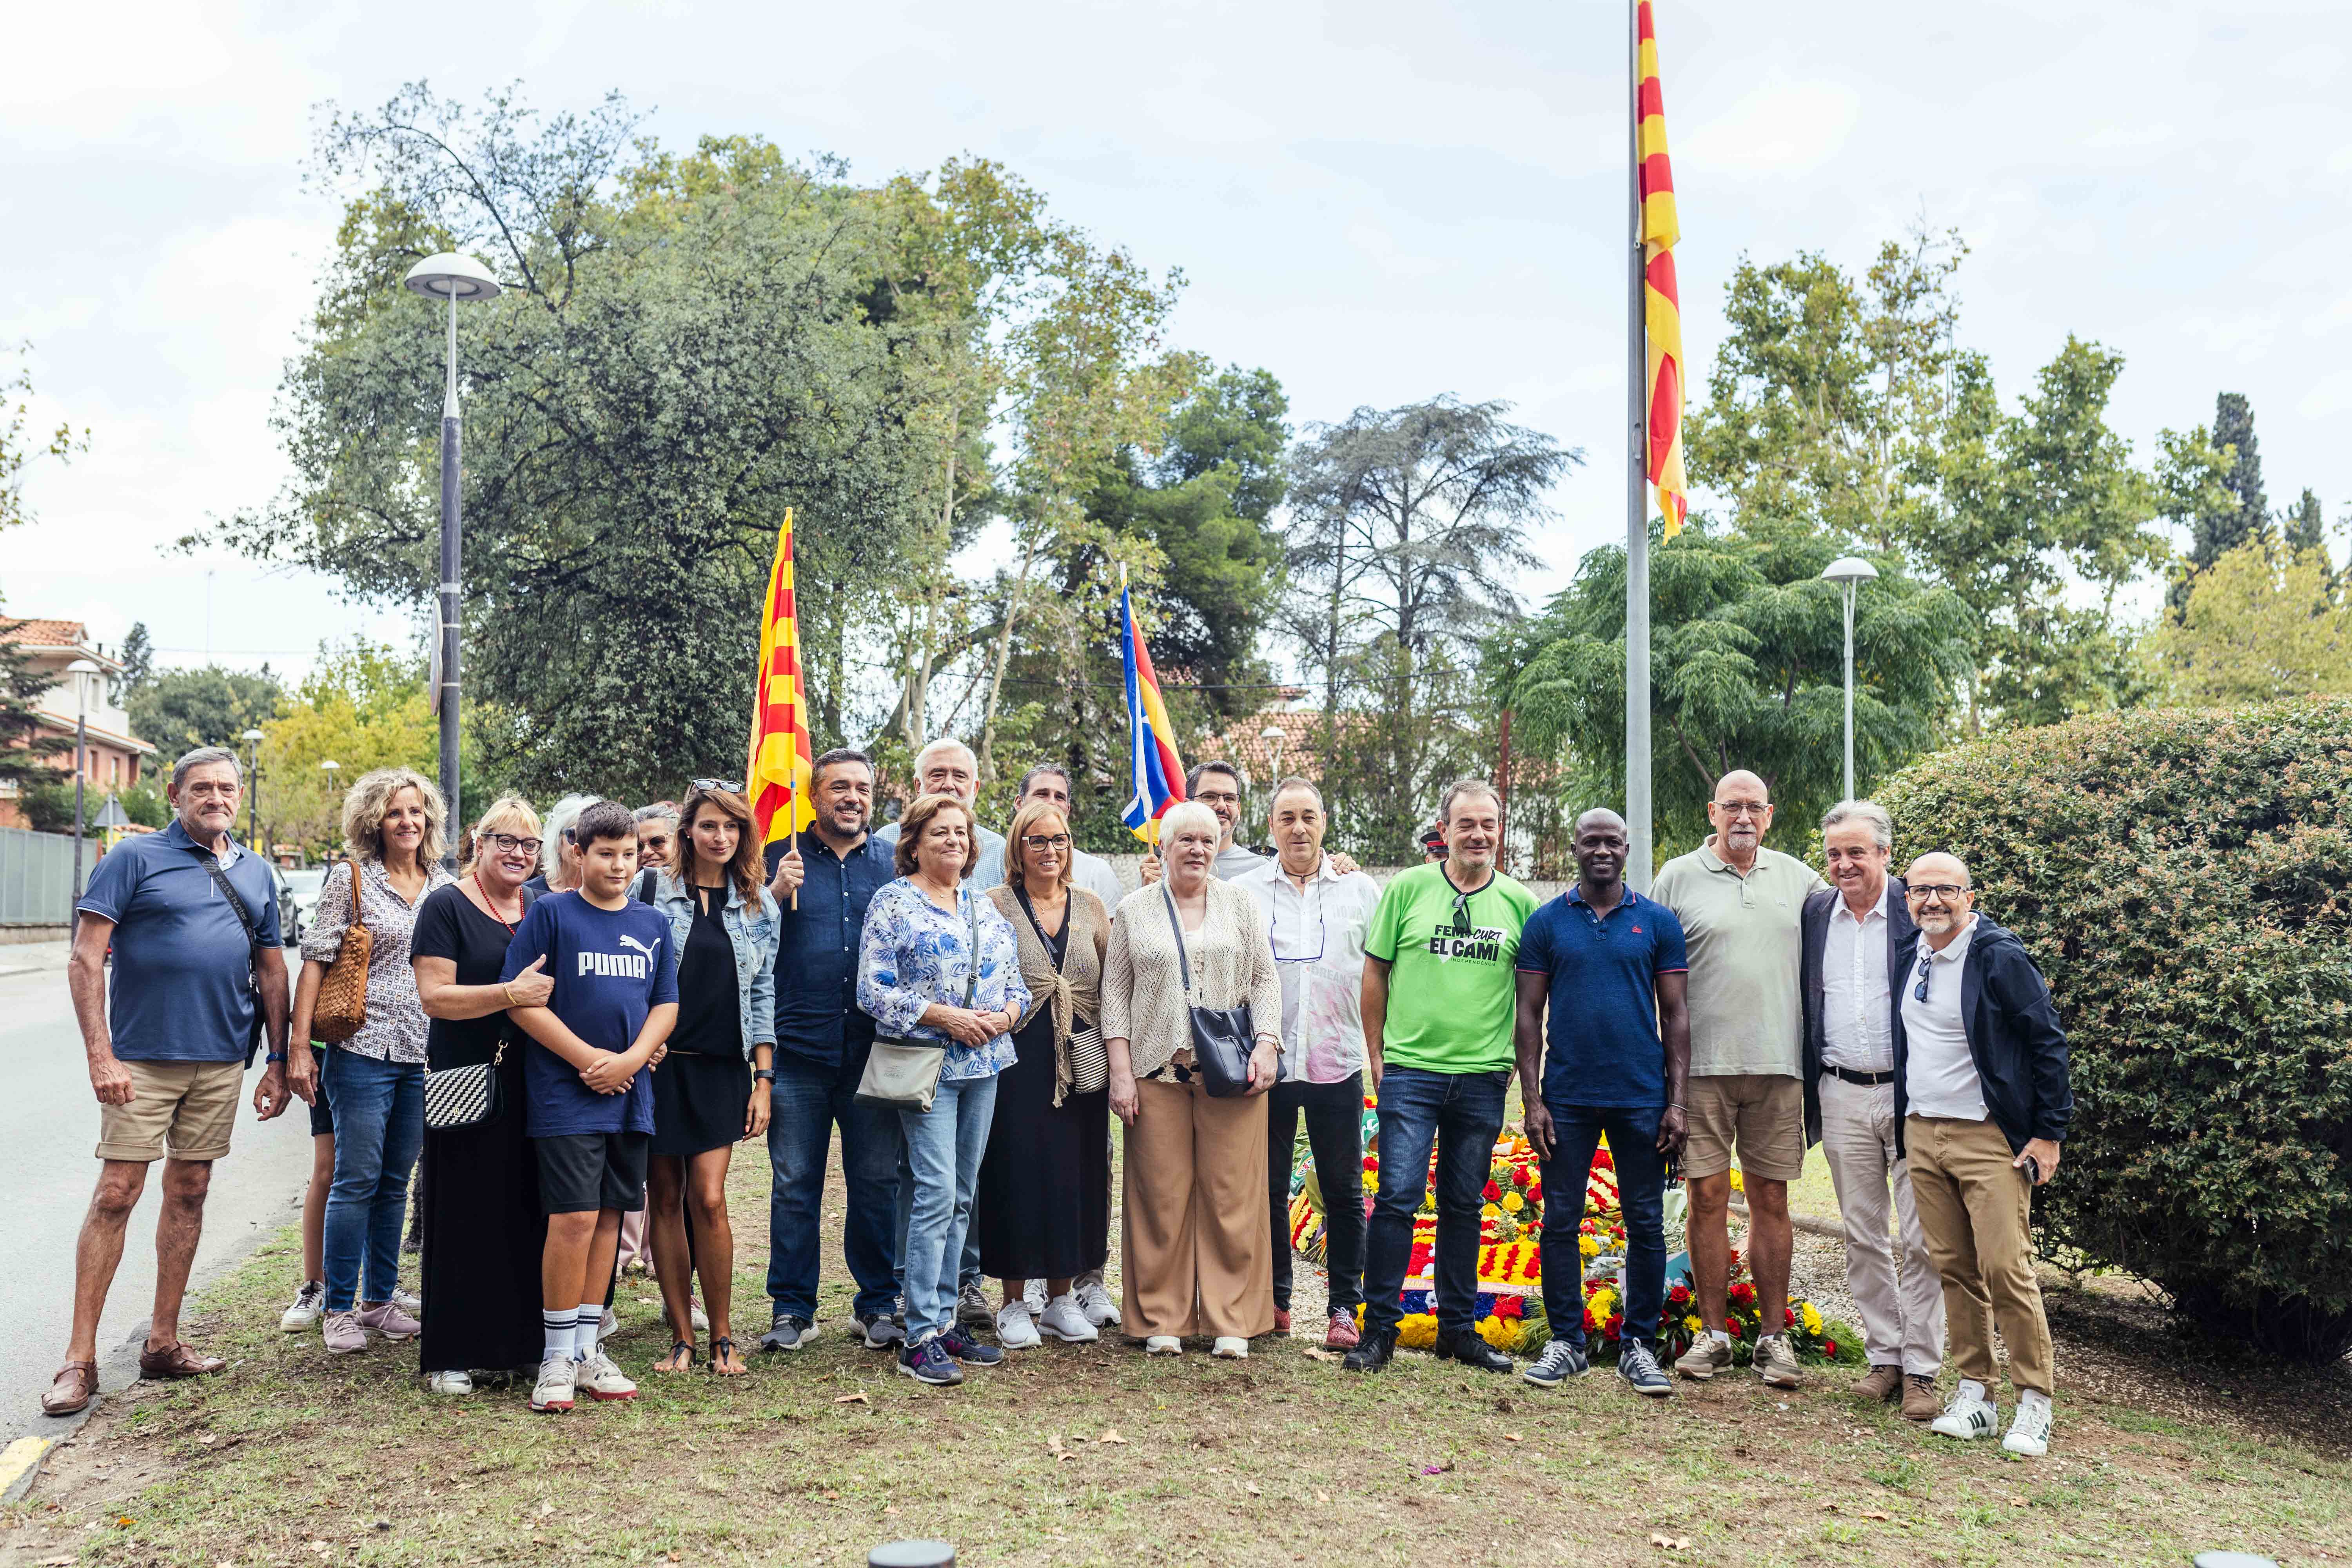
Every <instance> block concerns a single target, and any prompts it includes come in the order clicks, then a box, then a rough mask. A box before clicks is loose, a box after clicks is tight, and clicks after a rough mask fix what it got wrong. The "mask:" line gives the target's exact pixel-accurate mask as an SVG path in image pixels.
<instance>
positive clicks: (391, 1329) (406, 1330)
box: [359, 1301, 425, 1340]
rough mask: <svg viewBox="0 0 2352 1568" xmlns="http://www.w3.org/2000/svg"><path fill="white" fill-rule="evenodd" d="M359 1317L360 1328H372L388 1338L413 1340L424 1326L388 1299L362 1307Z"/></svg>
mask: <svg viewBox="0 0 2352 1568" xmlns="http://www.w3.org/2000/svg"><path fill="white" fill-rule="evenodd" d="M359 1318H360V1327H361V1328H363V1329H373V1330H374V1331H376V1332H377V1333H379V1334H382V1335H383V1337H384V1338H385V1339H388V1340H413V1339H415V1337H416V1336H417V1334H418V1333H419V1332H420V1331H422V1330H423V1329H424V1327H425V1325H424V1324H422V1323H420V1322H418V1321H416V1320H415V1319H414V1318H412V1317H410V1316H409V1315H408V1314H407V1313H405V1312H404V1311H402V1310H400V1308H399V1307H398V1306H396V1305H395V1304H394V1303H393V1302H390V1301H379V1302H378V1303H376V1304H375V1305H374V1306H373V1307H362V1308H361V1309H360V1312H359Z"/></svg>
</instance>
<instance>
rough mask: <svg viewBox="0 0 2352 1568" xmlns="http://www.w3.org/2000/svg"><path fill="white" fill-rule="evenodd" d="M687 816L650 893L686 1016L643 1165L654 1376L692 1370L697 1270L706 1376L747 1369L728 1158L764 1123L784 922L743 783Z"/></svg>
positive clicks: (681, 1014)
mask: <svg viewBox="0 0 2352 1568" xmlns="http://www.w3.org/2000/svg"><path fill="white" fill-rule="evenodd" d="M678 824H679V826H678V834H677V851H676V855H677V858H676V861H675V863H674V864H673V865H670V866H667V867H664V868H661V869H660V870H659V871H657V872H656V873H655V876H656V880H655V883H654V889H653V902H654V907H655V908H656V909H658V910H661V911H662V913H664V914H666V915H667V916H668V917H669V926H670V944H669V948H670V952H673V953H675V954H677V1024H676V1025H675V1026H673V1027H672V1028H671V1030H670V1036H669V1046H668V1049H667V1052H666V1053H665V1054H664V1055H663V1056H661V1057H660V1058H657V1059H656V1064H655V1068H654V1144H653V1157H652V1159H651V1160H650V1161H649V1162H648V1163H647V1164H646V1207H647V1209H648V1211H649V1213H650V1215H651V1216H652V1217H651V1219H650V1221H649V1224H648V1228H649V1229H650V1230H651V1231H652V1241H653V1252H654V1275H655V1277H656V1279H659V1280H660V1281H661V1293H662V1308H663V1310H664V1312H665V1313H666V1315H667V1317H668V1319H669V1324H670V1350H669V1354H667V1355H666V1356H664V1357H663V1358H662V1359H661V1361H660V1362H659V1363H657V1364H656V1366H655V1368H654V1370H655V1371H656V1372H685V1371H687V1370H688V1369H689V1368H690V1367H692V1366H693V1365H694V1337H695V1330H694V1324H693V1311H694V1305H693V1297H692V1291H693V1280H694V1276H695V1274H696V1273H697V1272H699V1273H700V1274H701V1276H702V1300H703V1304H704V1307H705V1309H706V1310H708V1312H709V1317H710V1370H711V1371H713V1372H715V1373H719V1374H720V1375H722V1376H728V1377H734V1376H740V1374H741V1373H742V1372H743V1370H744V1368H743V1358H742V1357H741V1356H740V1355H738V1354H737V1353H736V1351H735V1341H734V1338H733V1325H732V1324H731V1322H730V1311H731V1310H732V1307H733V1297H734V1286H735V1231H734V1227H733V1226H731V1225H730V1223H729V1221H728V1217H727V1166H728V1163H729V1162H730V1160H731V1159H732V1158H733V1156H734V1152H735V1144H736V1143H737V1142H739V1141H740V1140H741V1139H745V1138H754V1137H757V1136H759V1135H760V1134H761V1133H763V1132H765V1131H767V1130H768V1114H769V1102H768V1093H769V1089H768V1086H769V1085H770V1084H772V1083H773V1082H774V1081H775V1079H776V1075H775V1073H774V1071H773V1070H772V1068H773V1058H774V1057H775V1050H776V1025H775V1014H776V1006H775V1002H776V939H777V937H778V935H779V934H780V933H781V931H782V922H781V921H779V920H778V918H777V912H776V900H775V895H773V894H772V893H771V892H769V891H768V889H767V886H766V879H765V878H764V877H763V875H762V874H761V858H760V845H759V843H758V842H757V839H756V837H755V836H754V834H753V831H752V826H751V807H750V806H749V805H746V804H745V803H744V800H743V796H742V795H741V794H740V792H739V791H738V789H737V788H736V787H735V786H733V785H731V784H730V785H721V784H719V783H718V782H717V781H716V780H711V779H701V780H698V781H696V783H695V785H694V787H693V788H692V789H691V790H690V791H688V794H687V797H686V804H685V805H682V806H680V807H679V808H678ZM689 1222H691V1225H692V1226H693V1237H692V1246H691V1247H688V1235H687V1230H688V1223H689Z"/></svg>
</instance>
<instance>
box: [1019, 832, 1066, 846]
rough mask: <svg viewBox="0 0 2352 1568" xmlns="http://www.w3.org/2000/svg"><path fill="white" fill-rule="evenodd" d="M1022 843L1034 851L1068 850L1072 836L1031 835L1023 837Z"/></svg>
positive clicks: (1052, 834)
mask: <svg viewBox="0 0 2352 1568" xmlns="http://www.w3.org/2000/svg"><path fill="white" fill-rule="evenodd" d="M1021 842H1022V843H1024V844H1026V845H1027V846H1029V847H1030V848H1032V849H1067V848H1068V847H1070V836H1069V835H1068V834H1066V833H1051V834H1048V833H1030V834H1024V835H1023V836H1022V839H1021Z"/></svg>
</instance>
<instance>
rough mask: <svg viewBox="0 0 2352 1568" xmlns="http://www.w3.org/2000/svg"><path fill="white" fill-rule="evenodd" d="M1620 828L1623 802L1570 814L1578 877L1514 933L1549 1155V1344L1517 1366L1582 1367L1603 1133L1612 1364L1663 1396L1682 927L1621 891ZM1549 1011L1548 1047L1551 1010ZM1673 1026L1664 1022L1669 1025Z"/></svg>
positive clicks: (1681, 1032)
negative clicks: (1612, 1290) (1583, 1245)
mask: <svg viewBox="0 0 2352 1568" xmlns="http://www.w3.org/2000/svg"><path fill="white" fill-rule="evenodd" d="M1626 838H1627V836H1626V832H1625V823H1624V819H1623V818H1622V817H1620V816H1618V815H1617V814H1616V813H1615V812H1613V811H1607V810H1595V811H1588V812H1586V813H1585V814H1584V815H1583V816H1580V817H1578V818H1577V819H1576V837H1575V840H1574V847H1575V853H1576V870H1577V881H1576V886H1575V887H1573V888H1571V889H1569V890H1568V891H1567V892H1565V893H1562V894H1561V895H1560V896H1559V898H1556V899H1554V900H1551V902H1549V903H1548V904H1546V905H1544V907H1543V908H1541V909H1539V910H1537V911H1536V912H1535V914H1534V915H1533V916H1531V917H1530V918H1529V919H1528V926H1527V930H1526V931H1525V932H1524V933H1522V934H1521V936H1520V938H1519V956H1518V963H1517V968H1518V988H1519V996H1518V1020H1517V1028H1516V1030H1515V1031H1514V1033H1513V1037H1512V1042H1513V1044H1514V1046H1515V1047H1517V1054H1518V1059H1519V1086H1520V1093H1521V1095H1522V1097H1523V1098H1524V1099H1525V1100H1526V1102H1527V1121H1526V1131H1527V1137H1528V1143H1529V1144H1530V1145H1531V1146H1532V1147H1533V1148H1534V1149H1535V1152H1536V1154H1537V1157H1538V1159H1540V1160H1541V1161H1542V1162H1543V1165H1542V1170H1543V1185H1544V1194H1545V1196H1546V1198H1547V1200H1548V1201H1547V1202H1546V1203H1545V1205H1544V1222H1543V1282H1544V1315H1545V1317H1546V1318H1547V1319H1549V1321H1550V1323H1551V1334H1552V1338H1551V1342H1550V1343H1549V1344H1548V1345H1546V1346H1545V1347H1544V1351H1543V1353H1542V1354H1541V1355H1539V1356H1538V1357H1537V1358H1536V1360H1535V1362H1534V1363H1533V1364H1532V1365H1530V1366H1528V1368H1527V1369H1526V1370H1525V1371H1523V1372H1522V1373H1520V1374H1519V1375H1520V1376H1522V1377H1524V1378H1525V1379H1527V1381H1528V1382H1529V1383H1532V1384H1536V1385H1537V1386H1538V1387H1541V1388H1551V1387H1555V1386H1557V1385H1558V1384H1560V1383H1561V1382H1563V1381H1564V1380H1566V1379H1568V1378H1571V1377H1577V1376H1580V1375H1581V1374H1582V1373H1584V1372H1585V1370H1586V1368H1587V1366H1588V1365H1589V1363H1588V1362H1587V1360H1586V1353H1585V1335H1584V1255H1583V1254H1582V1253H1581V1252H1580V1250H1579V1249H1578V1247H1577V1237H1578V1227H1579V1226H1580V1225H1581V1224H1582V1222H1583V1218H1584V1203H1583V1197H1584V1185H1585V1180H1586V1177H1587V1175H1588V1173H1590V1172H1591V1169H1592V1155H1593V1151H1594V1150H1595V1149H1597V1148H1598V1147H1599V1146H1600V1143H1601V1135H1602V1134H1603V1133H1606V1134H1607V1135H1608V1138H1609V1148H1610V1151H1611V1153H1612V1156H1613V1157H1614V1159H1615V1160H1616V1163H1617V1191H1618V1196H1619V1199H1620V1201H1621V1202H1622V1204H1623V1205H1624V1215H1625V1280H1624V1285H1625V1321H1624V1326H1623V1330H1622V1338H1621V1340H1620V1349H1619V1352H1618V1356H1617V1373H1618V1375H1619V1376H1621V1377H1622V1378H1623V1379H1624V1380H1625V1382H1626V1384H1628V1385H1629V1386H1631V1387H1632V1388H1633V1391H1634V1392H1635V1393H1637V1394H1648V1395H1650V1396H1652V1397H1654V1398H1664V1397H1665V1396H1667V1395H1669V1394H1673V1393H1674V1382H1673V1380H1672V1379H1671V1378H1669V1377H1667V1376H1666V1374H1665V1372H1664V1369H1663V1368H1661V1367H1660V1366H1659V1365H1658V1354H1657V1348H1658V1347H1657V1335H1658V1313H1659V1310H1661V1309H1662V1308H1663V1306H1664V1301H1665V1292H1666V1244H1665V1237H1664V1235H1663V1234H1662V1230H1661V1226H1662V1223H1663V1221H1664V1203H1665V1180H1666V1169H1665V1162H1666V1160H1667V1157H1668V1156H1669V1155H1670V1154H1674V1153H1679V1152H1680V1151H1681V1149H1682V1145H1683V1138H1684V1135H1685V1129H1684V1123H1683V1089H1684V1085H1685V1083H1687V1082H1688V1081H1689V1078H1690V1013H1689V1009H1688V1007H1687V1005H1685V961H1684V957H1683V928H1682V922H1681V921H1678V920H1676V919H1675V912H1674V911H1673V910H1670V909H1668V908H1666V906H1665V905H1664V904H1661V903H1657V902H1655V901H1654V900H1649V899H1644V898H1641V897H1639V896H1637V895H1636V894H1635V893H1634V891H1633V889H1631V888H1628V887H1627V886H1625V855H1626V848H1627V843H1626ZM1553 995H1558V996H1559V999H1560V1005H1559V1006H1557V1007H1554V1008H1552V1009H1551V1010H1550V1011H1551V1021H1550V1030H1549V1044H1550V1050H1549V1060H1548V1061H1547V1059H1546V1057H1547V1052H1546V1050H1545V1027H1544V1011H1545V1006H1544V1005H1545V1002H1546V1001H1547V999H1548V998H1549V997H1551V996H1553ZM1662 1026H1663V1027H1662Z"/></svg>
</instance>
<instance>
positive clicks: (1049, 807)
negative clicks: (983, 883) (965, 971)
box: [972, 800, 1110, 1350]
mask: <svg viewBox="0 0 2352 1568" xmlns="http://www.w3.org/2000/svg"><path fill="white" fill-rule="evenodd" d="M1075 861H1076V847H1075V846H1074V845H1072V844H1071V842H1070V820H1069V818H1068V817H1066V816H1063V815H1062V809H1061V807H1060V806H1058V805H1054V804H1053V803H1052V802H1050V801H1042V800H1036V801H1032V802H1030V803H1029V804H1028V805H1024V806H1023V807H1022V808H1021V810H1020V812H1019V813H1018V814H1017V815H1016V816H1014V817H1013V826H1012V827H1011V828H1010V829H1009V830H1008V831H1007V832H1006V834H1005V839H1004V869H1005V876H1006V880H1005V882H1004V884H1003V886H1001V887H995V888H991V889H989V890H988V896H989V898H990V899H991V900H993V901H994V902H995V905H996V910H997V912H998V913H999V914H1001V915H1003V917H1004V919H1005V921H1006V922H1007V923H1008V924H1010V925H1011V926H1012V927H1013V937H1014V939H1015V940H1016V942H1017V943H1018V945H1019V949H1020V954H1021V979H1022V983H1023V984H1024V985H1026V986H1027V987H1028V988H1029V995H1030V1005H1029V1010H1028V1013H1027V1015H1026V1016H1024V1017H1023V1018H1022V1020H1021V1023H1020V1026H1019V1027H1018V1028H1017V1029H1015V1030H1014V1031H1013V1050H1014V1051H1015V1052H1016V1053H1017V1054H1018V1056H1019V1059H1018V1060H1017V1061H1015V1062H1014V1063H1013V1065H1012V1066H1011V1067H1009V1068H1005V1069H1004V1071H1003V1074H1002V1075H1001V1076H1000V1077H999V1078H998V1079H997V1081H996V1113H995V1116H994V1118H993V1119H992V1121H990V1123H989V1128H988V1152H987V1154H986V1155H985V1156H984V1157H983V1158H982V1161H981V1165H980V1186H979V1189H978V1192H977V1193H976V1194H975V1195H974V1197H973V1200H972V1224H973V1226H974V1227H975V1228H976V1229H977V1230H978V1232H979V1235H980V1268H981V1272H982V1273H983V1274H989V1275H993V1276H994V1277H996V1278H997V1279H1002V1280H1003V1281H1004V1307H1003V1310H1002V1311H1000V1312H998V1313H997V1315H996V1340H997V1342H998V1343H999V1344H1001V1345H1003V1347H1004V1348H1005V1349H1007V1350H1026V1349H1028V1348H1029V1347H1031V1346H1033V1345H1036V1344H1039V1343H1041V1342H1042V1341H1041V1340H1040V1338H1039V1336H1040V1335H1041V1334H1051V1335H1052V1336H1053V1337H1054V1338H1055V1339H1057V1340H1061V1341H1064V1342H1069V1343H1076V1344H1083V1343H1086V1342H1088V1341H1092V1340H1097V1339H1100V1338H1101V1337H1102V1333H1101V1331H1100V1330H1098V1329H1097V1328H1096V1327H1095V1325H1094V1324H1093V1323H1091V1322H1089V1321H1087V1314H1086V1311H1085V1310H1084V1309H1083V1308H1081V1307H1080V1306H1079V1305H1078V1299H1077V1297H1076V1295H1075V1294H1073V1292H1072V1282H1073V1281H1074V1280H1075V1279H1077V1278H1078V1277H1080V1276H1082V1275H1085V1274H1087V1272H1089V1271H1090V1270H1093V1269H1097V1268H1101V1267H1102V1266H1103V1262H1104V1259H1105V1258H1106V1257H1107V1256H1108V1251H1109V1245H1110V1107H1109V1100H1108V1090H1107V1089H1106V1088H1105V1086H1104V1082H1103V1071H1102V1069H1103V1058H1102V1036H1101V1035H1100V1033H1099V1032H1097V1029H1096V1027H1095V1025H1096V1022H1097V1020H1098V1019H1100V1018H1101V1017H1102V961H1103V949H1104V945H1105V944H1106V943H1107V942H1108V941H1109V939H1110V911H1109V910H1107V909H1105V908H1104V907H1103V901H1102V900H1100V899H1098V898H1097V897H1096V896H1095V895H1094V894H1092V893H1090V892H1088V891H1087V889H1084V888H1076V887H1073V886H1071V885H1070V871H1071V868H1072V866H1073V864H1074V863H1075ZM1087 1046H1091V1047H1092V1050H1091V1053H1088V1057H1089V1059H1087V1060H1083V1061H1082V1060H1080V1059H1079V1058H1080V1057H1081V1054H1082V1051H1083V1047H1087ZM1087 1068H1091V1072H1090V1075H1089V1076H1090V1078H1091V1081H1090V1082H1088V1083H1086V1084H1084V1085H1083V1086H1082V1085H1081V1084H1080V1083H1079V1082H1078V1081H1077V1079H1078V1074H1079V1072H1080V1071H1081V1070H1084V1069H1087ZM1032 1279H1043V1280H1045V1298H1046V1300H1045V1310H1044V1312H1042V1313H1041V1314H1040V1315H1039V1316H1038V1317H1037V1319H1036V1321H1034V1322H1033V1321H1031V1320H1030V1317H1029V1309H1028V1306H1027V1304H1026V1302H1025V1301H1024V1294H1025V1287H1026V1286H1027V1284H1028V1282H1029V1281H1030V1280H1032Z"/></svg>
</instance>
